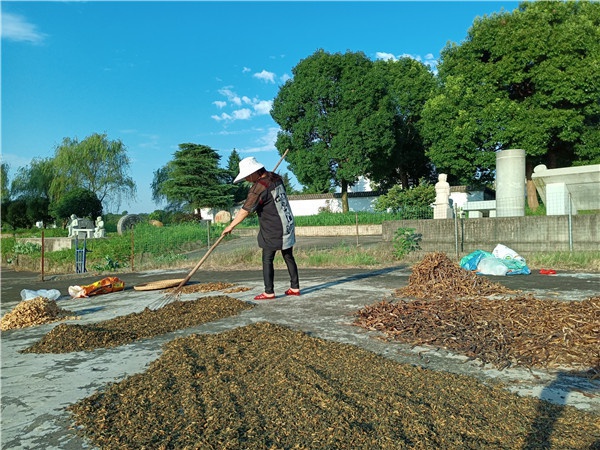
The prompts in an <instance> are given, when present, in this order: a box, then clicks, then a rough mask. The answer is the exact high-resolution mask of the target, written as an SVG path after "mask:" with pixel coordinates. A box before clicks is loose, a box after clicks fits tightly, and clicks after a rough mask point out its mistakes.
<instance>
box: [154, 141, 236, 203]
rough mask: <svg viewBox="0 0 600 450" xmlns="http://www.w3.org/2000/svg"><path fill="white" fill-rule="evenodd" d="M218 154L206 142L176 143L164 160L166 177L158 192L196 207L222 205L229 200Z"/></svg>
mask: <svg viewBox="0 0 600 450" xmlns="http://www.w3.org/2000/svg"><path fill="white" fill-rule="evenodd" d="M220 158H221V157H220V155H219V154H218V153H217V152H216V151H215V150H213V149H212V148H210V147H208V146H206V145H198V144H190V143H187V144H179V150H177V151H176V152H175V154H174V158H173V159H172V160H171V161H170V162H169V163H168V164H167V166H168V167H167V169H166V171H167V173H168V178H167V179H166V180H164V181H163V182H162V184H161V186H160V192H161V194H162V195H164V196H165V198H166V199H167V200H168V201H169V202H182V203H183V204H185V205H187V206H189V207H190V209H192V210H193V209H196V208H222V207H227V206H229V205H230V204H231V202H232V194H231V190H232V186H231V185H230V184H226V181H227V177H228V172H227V170H225V169H221V168H219V160H220Z"/></svg>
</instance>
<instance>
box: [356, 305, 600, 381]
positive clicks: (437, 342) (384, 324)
mask: <svg viewBox="0 0 600 450" xmlns="http://www.w3.org/2000/svg"><path fill="white" fill-rule="evenodd" d="M355 324H356V325H358V326H361V327H364V328H367V329H369V330H377V331H381V332H383V333H384V334H385V335H386V336H388V337H389V338H391V339H394V340H398V341H402V342H405V343H409V344H412V345H424V344H426V345H431V346H434V347H443V348H446V349H450V350H454V351H457V352H460V353H463V354H465V355H467V356H469V357H471V358H479V359H480V360H481V361H483V362H484V363H491V364H493V365H494V366H496V367H498V368H500V369H503V368H505V367H508V366H512V365H519V366H526V367H546V368H550V367H553V368H556V367H570V368H585V369H589V368H590V367H591V368H593V370H595V371H596V373H599V374H600V372H598V371H600V297H595V298H590V299H587V300H584V301H581V302H561V301H558V300H539V299H536V298H533V297H530V296H522V297H518V298H513V299H504V300H490V299H487V298H483V297H480V298H471V299H462V300H461V299H451V298H441V299H435V300H427V301H423V300H415V301H406V300H404V301H399V302H397V303H391V302H381V303H379V304H376V305H374V306H367V307H365V308H363V309H362V310H360V311H359V312H358V318H357V319H356V322H355Z"/></svg>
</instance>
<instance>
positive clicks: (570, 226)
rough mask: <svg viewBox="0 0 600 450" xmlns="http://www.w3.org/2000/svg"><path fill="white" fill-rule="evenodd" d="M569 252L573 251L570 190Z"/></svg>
mask: <svg viewBox="0 0 600 450" xmlns="http://www.w3.org/2000/svg"><path fill="white" fill-rule="evenodd" d="M568 222H569V252H570V253H573V210H572V209H571V193H570V192H569V220H568Z"/></svg>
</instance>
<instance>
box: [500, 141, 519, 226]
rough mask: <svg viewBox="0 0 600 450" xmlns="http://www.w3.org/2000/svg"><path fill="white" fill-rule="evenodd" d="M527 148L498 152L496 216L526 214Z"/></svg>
mask: <svg viewBox="0 0 600 450" xmlns="http://www.w3.org/2000/svg"><path fill="white" fill-rule="evenodd" d="M525 182H526V180H525V150H522V149H512V150H502V151H499V152H497V153H496V217H518V216H524V215H525V189H526V184H525Z"/></svg>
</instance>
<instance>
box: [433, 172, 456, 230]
mask: <svg viewBox="0 0 600 450" xmlns="http://www.w3.org/2000/svg"><path fill="white" fill-rule="evenodd" d="M447 179H448V175H447V174H445V173H440V174H439V176H438V182H437V183H435V203H434V204H433V218H434V219H451V218H452V217H453V216H454V213H453V211H452V207H451V206H450V184H449V183H448V181H446V180H447Z"/></svg>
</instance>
